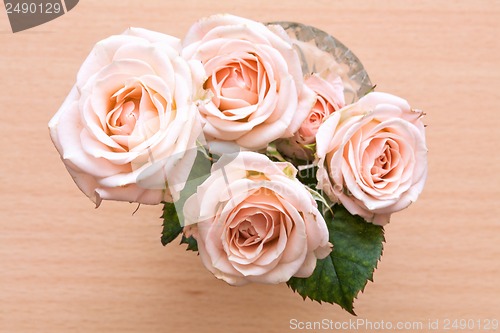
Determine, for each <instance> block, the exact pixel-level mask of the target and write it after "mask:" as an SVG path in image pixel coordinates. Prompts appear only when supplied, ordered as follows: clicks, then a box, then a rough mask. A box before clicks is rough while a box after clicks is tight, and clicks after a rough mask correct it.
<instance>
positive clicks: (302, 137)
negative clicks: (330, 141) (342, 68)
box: [278, 73, 345, 160]
mask: <svg viewBox="0 0 500 333" xmlns="http://www.w3.org/2000/svg"><path fill="white" fill-rule="evenodd" d="M305 84H306V86H308V87H309V88H311V89H312V90H313V91H314V92H315V93H316V103H315V104H314V105H313V107H312V108H311V109H310V110H309V114H308V115H307V117H306V119H305V120H304V121H303V122H302V124H301V125H300V127H299V129H298V131H297V132H296V133H295V134H294V136H293V137H291V138H288V139H283V140H280V142H279V144H278V150H280V151H281V152H282V153H283V154H285V155H287V156H289V157H295V158H299V159H302V160H313V159H314V149H313V148H311V147H309V148H308V147H307V146H308V145H311V144H314V143H315V142H316V133H317V132H318V129H319V126H320V125H321V124H322V123H323V120H324V119H325V118H326V117H328V116H329V115H331V114H332V113H333V112H335V111H337V110H339V109H340V108H342V107H343V106H344V105H345V101H344V85H343V84H342V80H341V79H340V77H339V76H338V75H336V74H334V73H330V75H328V77H327V78H323V77H321V76H320V75H319V74H312V75H310V76H308V77H307V78H306V80H305Z"/></svg>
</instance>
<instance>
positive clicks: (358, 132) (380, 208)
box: [316, 92, 427, 225]
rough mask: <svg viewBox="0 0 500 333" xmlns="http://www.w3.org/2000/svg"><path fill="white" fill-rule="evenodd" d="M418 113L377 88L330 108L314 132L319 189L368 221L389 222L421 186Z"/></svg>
mask: <svg viewBox="0 0 500 333" xmlns="http://www.w3.org/2000/svg"><path fill="white" fill-rule="evenodd" d="M421 116H422V112H420V111H416V110H412V109H411V108H410V106H409V105H408V102H406V101H405V100H403V99H401V98H399V97H396V96H393V95H390V94H386V93H378V92H377V93H370V94H368V95H366V96H364V97H363V98H361V99H360V100H359V101H358V102H356V103H354V104H351V105H348V106H346V107H345V108H343V109H341V110H339V111H337V112H335V113H334V114H333V115H332V116H330V117H329V118H328V119H327V120H325V122H324V123H323V124H322V125H321V127H320V128H319V130H318V133H317V134H316V143H317V155H318V158H319V161H318V167H319V168H318V172H317V179H318V188H320V189H322V190H324V192H325V193H326V194H327V195H328V196H329V197H330V199H332V200H334V201H336V202H340V203H342V204H343V205H344V206H345V207H346V209H347V210H349V212H351V213H352V214H356V215H360V216H362V217H363V218H364V219H365V220H367V221H368V222H373V223H375V224H379V225H384V224H386V223H387V222H389V218H390V215H391V214H392V213H394V212H397V211H400V210H402V209H404V208H406V207H407V206H408V205H410V203H411V202H413V201H415V200H417V197H418V195H419V194H420V193H421V192H422V189H423V187H424V183H425V180H426V177H427V148H426V144H425V131H424V125H423V123H422V121H421Z"/></svg>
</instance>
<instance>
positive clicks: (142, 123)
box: [49, 28, 204, 206]
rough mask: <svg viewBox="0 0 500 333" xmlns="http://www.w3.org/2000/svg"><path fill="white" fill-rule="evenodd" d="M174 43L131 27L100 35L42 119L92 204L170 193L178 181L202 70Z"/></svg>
mask: <svg viewBox="0 0 500 333" xmlns="http://www.w3.org/2000/svg"><path fill="white" fill-rule="evenodd" d="M179 50H180V40H178V39H177V38H174V37H170V36H167V35H164V34H160V33H157V32H153V31H149V30H145V29H137V28H131V29H129V30H127V31H125V32H124V33H123V34H122V35H116V36H111V37H109V38H106V39H104V40H102V41H100V42H99V43H97V44H96V45H95V47H94V49H93V50H92V52H91V53H90V55H89V56H88V57H87V59H86V60H85V62H84V63H83V65H82V67H81V68H80V71H79V72H78V76H77V81H76V84H75V85H74V86H73V89H72V90H71V92H70V94H69V96H68V97H67V98H66V100H65V101H64V103H63V105H62V106H61V108H60V109H59V111H58V112H57V114H56V115H55V116H54V117H53V118H52V120H51V121H50V123H49V129H50V136H51V138H52V141H53V142H54V145H55V146H56V148H57V150H58V151H59V153H60V155H61V158H62V160H63V162H64V164H65V166H66V168H67V169H68V171H69V173H70V174H71V176H72V177H73V179H74V181H75V182H76V184H77V185H78V187H79V188H80V189H81V190H82V191H83V192H84V193H85V194H86V195H87V196H88V197H89V198H90V199H91V200H92V201H93V202H95V203H96V205H97V206H98V205H99V204H100V203H101V201H102V200H120V201H130V202H139V203H145V204H158V203H160V202H161V201H163V200H165V201H172V200H173V199H175V197H177V196H178V193H179V191H180V190H181V189H182V188H183V187H184V182H185V180H186V178H187V176H188V172H189V170H190V169H191V166H192V164H193V162H194V158H195V154H196V152H195V150H194V149H193V148H195V144H196V139H197V137H198V136H199V134H200V133H201V124H200V123H199V119H198V118H197V114H198V112H197V106H196V105H195V102H194V101H195V100H196V96H192V92H193V91H198V90H199V89H195V88H194V87H196V86H201V85H202V82H203V76H204V70H203V67H202V66H201V65H199V64H198V63H195V62H191V63H188V62H186V61H185V60H184V59H183V58H181V57H180V55H179ZM197 81H198V82H197ZM166 183H169V184H168V186H167V185H166Z"/></svg>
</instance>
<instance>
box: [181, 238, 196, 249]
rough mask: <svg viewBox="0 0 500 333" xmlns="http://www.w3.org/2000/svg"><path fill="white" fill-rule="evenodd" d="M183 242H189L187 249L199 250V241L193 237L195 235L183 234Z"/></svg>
mask: <svg viewBox="0 0 500 333" xmlns="http://www.w3.org/2000/svg"><path fill="white" fill-rule="evenodd" d="M181 244H187V248H186V251H195V252H198V242H197V241H196V239H194V238H193V236H190V237H186V236H184V235H182V239H181Z"/></svg>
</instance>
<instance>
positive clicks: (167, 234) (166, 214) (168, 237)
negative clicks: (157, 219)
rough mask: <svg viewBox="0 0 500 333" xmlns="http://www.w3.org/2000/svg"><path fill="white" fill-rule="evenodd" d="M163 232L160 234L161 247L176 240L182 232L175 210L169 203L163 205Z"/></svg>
mask: <svg viewBox="0 0 500 333" xmlns="http://www.w3.org/2000/svg"><path fill="white" fill-rule="evenodd" d="M162 219H163V231H162V232H161V243H162V244H163V246H165V245H167V244H168V243H170V242H171V241H173V240H174V239H176V238H177V236H179V234H180V233H181V232H182V229H183V228H182V226H181V224H180V222H179V217H178V216H177V211H176V210H175V205H174V204H173V203H170V202H165V203H163V215H162Z"/></svg>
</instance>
